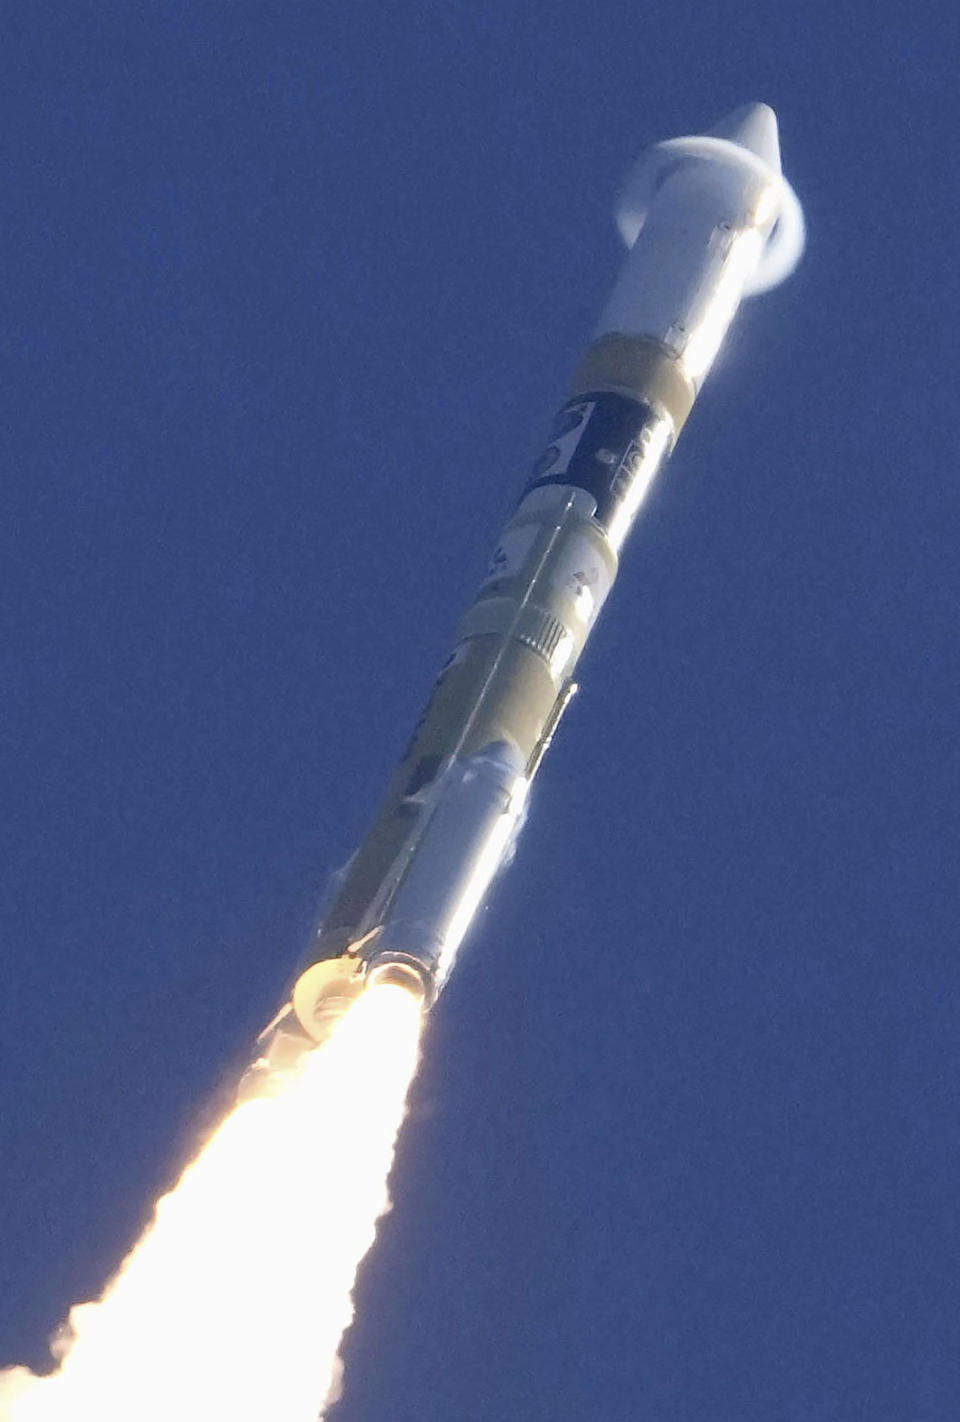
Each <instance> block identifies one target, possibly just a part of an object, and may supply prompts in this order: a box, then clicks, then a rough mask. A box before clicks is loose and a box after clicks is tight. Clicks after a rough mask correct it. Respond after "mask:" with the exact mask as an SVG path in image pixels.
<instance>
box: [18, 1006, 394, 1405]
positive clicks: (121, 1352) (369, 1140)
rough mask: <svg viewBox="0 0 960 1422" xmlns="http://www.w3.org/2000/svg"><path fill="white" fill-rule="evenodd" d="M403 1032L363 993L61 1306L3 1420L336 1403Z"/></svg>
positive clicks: (383, 1193) (378, 1193)
mask: <svg viewBox="0 0 960 1422" xmlns="http://www.w3.org/2000/svg"><path fill="white" fill-rule="evenodd" d="M419 1035H420V1008H419V1004H418V1003H417V1001H416V999H415V998H414V997H412V996H411V995H410V994H409V993H408V992H406V991H405V990H404V989H402V988H399V987H393V986H379V987H373V988H370V989H369V990H368V991H367V992H365V993H364V994H363V995H362V996H361V997H360V998H359V1000H358V1001H357V1002H356V1004H355V1005H354V1006H353V1007H352V1008H351V1009H350V1011H349V1012H348V1013H347V1014H346V1015H345V1016H344V1018H343V1019H342V1021H341V1022H340V1023H339V1024H338V1026H337V1028H336V1030H335V1031H334V1033H333V1035H332V1036H331V1037H330V1039H329V1041H327V1042H326V1043H324V1045H323V1046H321V1047H319V1048H317V1049H316V1050H315V1051H313V1052H310V1053H308V1054H307V1056H306V1057H305V1058H304V1061H303V1065H302V1068H301V1069H300V1071H299V1072H298V1073H297V1074H296V1075H294V1076H292V1077H289V1078H285V1079H283V1080H281V1081H280V1082H278V1086H277V1094H275V1095H273V1096H270V1097H264V1098H255V1099H253V1100H249V1101H245V1102H243V1103H242V1104H240V1105H239V1106H237V1107H236V1108H235V1109H234V1111H233V1112H232V1113H231V1114H230V1116H228V1117H227V1118H226V1120H224V1121H223V1122H222V1123H221V1125H220V1126H219V1127H218V1128H217V1130H216V1131H215V1132H214V1134H213V1136H212V1137H211V1138H210V1140H209V1141H208V1142H207V1144H206V1145H205V1146H204V1148H203V1149H202V1151H201V1152H200V1154H199V1155H198V1156H197V1158H196V1159H195V1160H194V1161H193V1162H192V1164H190V1165H189V1166H188V1167H187V1168H186V1170H185V1171H184V1173H183V1175H182V1176H181V1178H180V1180H179V1182H178V1184H177V1185H176V1187H175V1188H174V1189H173V1190H172V1191H171V1192H170V1194H168V1195H166V1196H164V1197H163V1199H161V1200H160V1201H159V1203H158V1205H157V1209H156V1214H155V1217H154V1220H153V1222H152V1224H151V1225H150V1226H149V1227H148V1229H147V1230H146V1232H145V1233H144V1235H143V1237H142V1238H141V1240H140V1241H139V1243H138V1244H137V1245H136V1246H135V1247H134V1249H133V1251H132V1252H131V1253H130V1254H129V1255H128V1257H127V1258H126V1260H125V1261H124V1262H123V1264H122V1265H121V1267H120V1270H119V1272H118V1273H117V1275H116V1276H115V1278H114V1279H113V1280H112V1281H111V1282H110V1284H108V1286H107V1288H106V1290H105V1292H104V1294H103V1295H102V1297H101V1298H100V1299H99V1300H98V1301H97V1302H93V1303H83V1304H80V1305H78V1306H77V1307H75V1308H73V1309H72V1310H71V1312H70V1318H69V1324H68V1330H67V1332H68V1335H69V1337H70V1339H71V1341H70V1342H69V1343H68V1344H67V1345H65V1349H61V1348H60V1346H59V1345H54V1351H55V1352H56V1353H57V1355H58V1356H61V1355H62V1354H63V1353H64V1352H65V1356H63V1360H62V1362H61V1364H60V1367H59V1369H58V1370H57V1371H56V1372H54V1373H52V1374H50V1375H49V1376H43V1377H37V1376H35V1375H34V1374H32V1373H31V1372H30V1371H29V1370H28V1369H26V1368H20V1367H18V1368H12V1369H9V1370H7V1371H6V1372H5V1373H0V1419H2V1422H76V1419H77V1418H81V1417H82V1418H84V1419H90V1422H130V1419H131V1418H134V1417H135V1418H137V1419H138V1422H169V1419H170V1418H171V1417H178V1418H181V1419H183V1422H210V1419H215V1418H226V1417H229V1418H230V1419H231V1422H263V1419H264V1418H267V1417H269V1418H270V1419H271V1422H315V1419H316V1418H317V1416H318V1414H319V1413H321V1411H322V1409H324V1408H325V1407H326V1406H328V1405H331V1404H332V1403H333V1402H334V1401H336V1398H337V1396H338V1395H339V1391H340V1373H341V1371H342V1367H341V1363H340V1359H339V1356H338V1348H339V1344H340V1339H341V1337H342V1335H343V1333H344V1331H345V1329H346V1328H347V1327H348V1326H349V1324H350V1322H351V1320H352V1318H353V1297H352V1290H353V1285H354V1280H355V1277H356V1273H357V1269H358V1266H359V1264H360V1262H361V1260H362V1259H363V1257H364V1255H365V1254H366V1253H367V1250H368V1249H369V1248H370V1245H371V1244H372V1243H373V1239H374V1234H375V1231H376V1221H377V1219H378V1218H379V1217H380V1216H381V1215H382V1214H383V1213H384V1212H385V1211H386V1210H387V1209H388V1208H389V1204H390V1201H389V1196H388V1194H387V1178H388V1176H389V1173H390V1167H391V1164H392V1161H393V1153H394V1145H395V1142H396V1137H397V1132H398V1131H399V1128H400V1125H401V1122H402V1119H403V1113H404V1101H405V1099H406V1094H407V1089H408V1087H409V1084H410V1081H411V1079H412V1077H413V1073H414V1071H415V1069H416V1065H417V1055H418V1043H419Z"/></svg>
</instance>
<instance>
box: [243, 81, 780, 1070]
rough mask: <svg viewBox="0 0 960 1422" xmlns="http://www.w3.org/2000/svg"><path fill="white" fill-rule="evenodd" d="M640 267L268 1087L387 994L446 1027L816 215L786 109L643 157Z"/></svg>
mask: <svg viewBox="0 0 960 1422" xmlns="http://www.w3.org/2000/svg"><path fill="white" fill-rule="evenodd" d="M616 216H617V223H618V226H619V229H620V232H621V235H622V237H623V240H624V242H625V243H626V246H627V247H628V249H629V252H628V255H627V258H626V260H625V262H624V265H623V270H622V271H621V273H620V277H619V280H618V281H617V283H616V285H615V286H614V289H613V293H612V295H611V297H610V299H609V301H608V303H607V306H606V308H605V310H604V312H603V314H602V316H601V317H600V321H599V323H598V325H597V329H596V332H595V333H594V338H593V341H592V343H591V344H590V345H589V346H588V347H587V349H586V351H585V352H584V354H583V356H582V358H581V360H580V363H579V365H578V367H577V369H576V372H575V374H574V377H573V381H572V384H571V388H570V392H569V396H568V398H567V401H566V403H565V404H564V405H563V406H562V408H561V409H560V411H559V413H558V415H557V418H556V421H555V424H554V427H553V431H552V434H551V436H550V440H549V443H548V444H547V447H546V448H545V449H544V451H543V453H542V454H541V455H540V457H539V458H538V459H537V461H536V463H535V465H534V467H533V469H532V471H531V474H530V478H529V481H528V483H527V485H526V487H525V488H524V490H523V492H522V495H521V497H520V502H519V503H518V505H517V507H516V510H515V512H514V514H513V516H512V518H511V519H510V521H509V523H508V524H507V526H506V528H505V529H504V531H503V534H502V535H501V538H500V542H499V543H498V545H497V547H496V550H495V552H494V554H493V557H492V558H491V560H490V565H489V568H488V571H487V574H486V576H485V578H484V580H483V582H482V583H481V585H480V589H479V591H478V592H477V595H476V598H475V599H474V601H473V603H472V605H471V606H470V607H469V608H468V609H467V612H466V615H465V616H464V618H463V620H462V621H461V623H460V627H459V633H458V639H457V642H456V645H455V647H454V648H453V651H452V652H451V654H450V656H449V657H448V658H447V660H446V662H445V663H444V665H443V667H442V669H441V671H440V675H439V677H438V678H437V681H436V683H435V685H434V687H433V691H432V693H431V695H430V699H429V701H428V702H427V705H426V707H425V709H424V711H423V714H422V716H421V717H420V720H419V722H418V723H417V726H416V728H415V730H414V733H413V736H412V739H411V741H410V744H409V746H408V747H407V750H406V752H405V753H404V755H403V758H402V759H401V761H400V764H399V765H398V767H397V770H396V772H395V774H394V777H393V779H392V781H391V783H390V785H389V788H388V790H387V793H386V797H385V799H384V801H383V804H382V805H381V808H380V811H379V814H378V815H377V818H376V819H375V821H374V823H373V826H372V828H371V829H370V831H369V833H368V834H367V836H366V838H365V839H364V840H363V842H362V844H361V845H360V847H359V849H358V850H357V852H356V853H355V854H354V856H353V858H352V859H351V860H350V861H349V863H348V864H347V865H346V867H345V869H344V870H343V871H342V873H341V875H340V876H339V877H338V881H337V884H336V889H335V892H334V894H333V898H332V902H331V904H330V906H329V907H328V909H327V911H326V913H325V915H324V919H323V923H322V925H321V927H320V930H319V933H318V936H317V939H316V941H315V944H314V948H313V954H312V956H313V958H314V961H313V963H312V966H310V967H308V968H307V969H306V971H305V972H304V973H303V974H302V975H301V976H300V978H299V979H298V981H297V982H296V985H295V986H294V989H293V994H292V998H291V1000H290V1002H289V1003H288V1004H286V1005H285V1006H284V1008H283V1009H282V1010H281V1012H280V1013H279V1014H278V1016H277V1017H276V1018H275V1019H274V1021H273V1022H272V1023H271V1024H270V1026H269V1027H268V1028H267V1029H266V1031H265V1032H264V1034H263V1035H262V1037H261V1038H260V1041H259V1051H260V1057H259V1060H258V1061H257V1063H256V1064H255V1066H254V1067H253V1068H252V1074H253V1076H254V1078H256V1077H259V1076H260V1075H262V1074H263V1073H267V1074H269V1073H270V1072H271V1071H274V1070H277V1069H280V1070H282V1069H283V1067H284V1066H285V1065H287V1064H290V1063H292V1062H293V1061H295V1060H296V1059H297V1058H298V1057H299V1056H300V1055H301V1054H302V1052H303V1051H304V1049H305V1048H308V1047H310V1046H312V1045H313V1044H314V1043H316V1042H319V1041H322V1040H323V1038H324V1037H325V1036H326V1035H327V1033H328V1032H329V1031H330V1028H331V1026H332V1024H333V1022H334V1021H335V1020H336V1018H337V1017H338V1016H339V1015H340V1014H341V1013H342V1012H343V1011H344V1010H345V1008H346V1007H347V1006H348V1005H349V1003H350V1002H352V1001H353V999H354V998H356V997H357V996H358V995H359V994H360V993H361V992H362V991H363V989H364V987H365V986H366V985H367V984H369V983H371V982H384V981H386V982H395V983H399V984H403V985H404V986H407V987H408V988H410V990H411V991H413V992H415V993H416V994H417V995H419V996H420V997H421V998H422V1001H423V1003H424V1005H425V1006H429V1005H430V1004H431V1003H432V1002H433V1001H434V999H435V998H436V995H437V993H438V992H439V991H440V989H441V987H442V986H443V984H444V982H445V981H446V979H447V977H448V976H449V974H450V970H451V968H452V966H453V963H454V961H455V958H456V953H457V949H458V947H459V946H460V943H461V941H462V939H463V937H464V934H465V933H466V931H467V929H468V928H469V926H470V923H471V921H472V919H473V917H474V914H475V913H476V912H477V909H478V907H479V905H480V903H481V902H482V900H483V897H484V895H485V893H486V892H487V889H488V888H489V885H490V883H491V880H492V879H493V878H494V876H495V874H496V873H497V870H498V868H499V867H500V866H501V865H502V864H503V863H504V862H505V860H506V859H507V858H509V856H510V853H511V850H512V846H513V843H514V840H515V837H516V835H517V832H518V830H519V828H520V826H521V824H522V821H523V815H524V807H525V804H526V800H527V794H528V792H529V789H530V783H531V781H532V779H533V777H534V775H535V774H536V772H537V769H538V768H539V766H540V763H541V761H542V759H543V756H544V753H545V752H546V750H547V748H548V747H549V745H550V741H551V739H552V737H553V734H554V731H555V730H556V727H557V723H558V722H559V720H560V717H561V715H562V714H563V710H564V708H565V707H566V705H567V703H568V702H569V700H570V697H571V696H572V695H573V693H574V691H575V690H576V686H575V683H574V681H573V676H574V672H575V669H576V665H577V662H578V660H579V657H580V654H581V652H582V651H583V648H584V645H585V644H586V641H587V638H588V637H589V635H590V632H591V630H592V628H593V625H594V623H595V622H596V620H597V616H598V614H599V612H600V609H601V607H602V606H603V603H604V601H605V599H606V597H607V594H608V593H609V591H610V588H611V586H612V585H613V581H614V579H615V577H616V575H617V566H618V559H619V555H620V550H621V548H622V546H623V543H624V540H625V538H626V536H627V534H628V533H629V531H630V527H631V525H632V523H633V521H634V518H635V517H636V514H637V511H638V509H639V507H640V504H641V503H642V501H643V498H644V495H645V493H646V491H647V489H648V487H649V485H650V483H651V480H652V479H653V478H654V475H655V474H656V473H657V471H658V470H659V469H660V468H661V466H662V465H663V464H664V463H665V461H666V459H667V457H668V456H669V454H670V452H671V450H672V448H673V445H674V442H675V441H676V438H677V435H678V434H679V433H680V430H681V429H682V428H683V425H684V422H685V421H686V418H687V416H688V415H689V413H690V409H691V406H692V405H693V402H694V400H695V399H696V396H697V393H698V391H699V390H700V387H701V385H702V384H703V381H704V378H705V376H706V374H707V372H708V370H709V369H710V365H711V363H712V361H713V359H714V357H715V355H716V353H717V350H718V349H719V347H720V344H721V342H722V340H723V338H724V335H725V334H726V331H727V328H728V326H729V324H730V322H731V320H732V319H733V316H734V314H735V312H736V310H737V307H738V306H739V304H740V301H741V299H742V298H743V297H744V296H745V295H749V294H751V293H754V292H759V291H764V290H767V289H769V288H770V287H772V286H775V285H776V284H777V283H778V282H780V281H781V280H782V279H783V278H784V277H786V276H787V275H789V273H790V272H791V271H792V269H793V267H794V266H795V264H796V261H797V259H798V258H799V255H800V252H801V250H802V247H803V218H802V214H801V210H800V206H799V204H798V202H797V199H796V197H795V196H794V194H793V192H792V190H791V188H790V187H789V185H788V184H787V183H786V181H785V180H784V178H783V176H782V174H781V171H780V150H779V144H778V139H777V121H776V116H775V115H774V113H773V110H772V109H770V108H768V107H767V106H766V105H765V104H752V105H747V106H745V107H743V108H740V109H737V110H735V112H734V113H732V114H730V115H729V117H728V118H726V119H725V120H724V121H723V122H722V123H721V124H719V125H718V126H717V127H716V128H714V129H713V130H712V131H711V132H710V133H709V134H705V135H701V136H697V137H688V138H676V139H671V140H669V141H668V142H665V143H659V144H657V145H656V146H655V147H653V148H652V149H650V150H648V151H647V152H646V153H644V154H643V155H642V156H641V158H640V160H639V162H638V163H637V165H636V167H635V168H634V170H633V171H632V172H631V174H630V175H629V177H628V179H627V182H626V185H625V188H624V190H623V193H622V195H621V198H620V202H619V204H618V208H617V214H616Z"/></svg>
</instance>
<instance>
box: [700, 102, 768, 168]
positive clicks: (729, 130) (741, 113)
mask: <svg viewBox="0 0 960 1422" xmlns="http://www.w3.org/2000/svg"><path fill="white" fill-rule="evenodd" d="M710 136H711V137H712V138H727V139H729V140H730V142H731V143H738V144H739V145H740V147H741V148H747V149H749V150H750V152H751V153H755V154H756V155H757V157H758V158H762V159H763V161H764V162H765V163H767V164H768V165H769V166H770V167H771V168H772V169H773V171H774V172H775V173H779V172H780V141H779V137H778V134H777V116H776V114H775V113H774V112H773V109H771V107H770V105H769V104H741V106H740V108H738V109H734V111H733V113H732V114H727V116H726V118H725V119H721V121H720V122H719V123H718V124H717V125H716V126H715V127H714V128H712V129H711V130H710Z"/></svg>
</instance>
